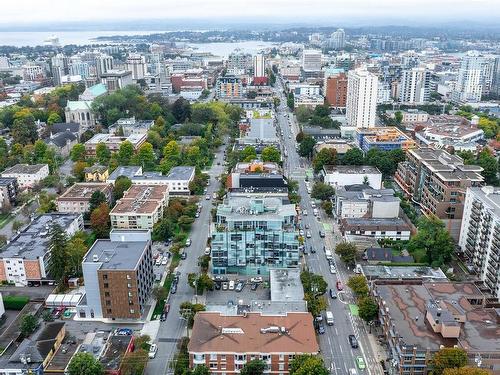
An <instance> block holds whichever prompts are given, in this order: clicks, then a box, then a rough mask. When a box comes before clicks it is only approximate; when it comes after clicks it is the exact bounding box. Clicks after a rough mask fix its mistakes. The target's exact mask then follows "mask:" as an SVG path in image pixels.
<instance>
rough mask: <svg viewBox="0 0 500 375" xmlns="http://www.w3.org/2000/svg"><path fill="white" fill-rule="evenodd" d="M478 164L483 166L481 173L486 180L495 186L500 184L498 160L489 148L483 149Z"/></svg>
mask: <svg viewBox="0 0 500 375" xmlns="http://www.w3.org/2000/svg"><path fill="white" fill-rule="evenodd" d="M477 164H478V165H479V166H480V167H482V168H483V171H482V172H481V174H482V175H483V177H484V181H485V182H486V183H487V184H489V185H493V186H497V185H498V175H497V173H498V161H497V159H496V158H495V157H494V156H493V155H492V154H491V152H490V151H489V150H488V149H484V150H483V151H481V152H480V153H479V155H478V158H477Z"/></svg>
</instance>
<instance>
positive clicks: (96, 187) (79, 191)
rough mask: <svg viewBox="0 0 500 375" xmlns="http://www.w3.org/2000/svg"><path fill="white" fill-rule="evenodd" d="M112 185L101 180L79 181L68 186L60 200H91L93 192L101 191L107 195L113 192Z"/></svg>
mask: <svg viewBox="0 0 500 375" xmlns="http://www.w3.org/2000/svg"><path fill="white" fill-rule="evenodd" d="M111 190H112V185H111V184H107V183H99V182H78V183H76V184H74V185H72V186H70V187H69V188H68V190H66V191H65V192H64V193H63V194H62V195H61V196H60V197H58V198H57V200H58V201H62V200H76V199H80V200H90V197H92V194H94V192H96V191H101V192H103V193H104V194H105V195H107V194H109V193H111Z"/></svg>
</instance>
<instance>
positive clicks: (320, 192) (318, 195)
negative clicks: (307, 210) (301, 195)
mask: <svg viewBox="0 0 500 375" xmlns="http://www.w3.org/2000/svg"><path fill="white" fill-rule="evenodd" d="M334 194H335V189H334V188H333V187H331V186H330V185H328V184H325V183H323V182H316V183H315V184H314V186H313V188H312V192H311V197H313V198H315V199H320V200H322V201H326V200H329V199H330V198H331V197H333V195H334Z"/></svg>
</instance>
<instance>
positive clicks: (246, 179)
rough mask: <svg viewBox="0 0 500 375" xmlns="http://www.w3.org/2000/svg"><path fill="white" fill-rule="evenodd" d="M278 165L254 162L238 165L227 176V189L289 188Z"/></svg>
mask: <svg viewBox="0 0 500 375" xmlns="http://www.w3.org/2000/svg"><path fill="white" fill-rule="evenodd" d="M287 186H288V185H287V182H286V180H285V179H284V178H283V175H282V174H281V169H280V167H279V165H278V164H276V163H272V162H266V163H264V162H261V161H258V160H254V161H252V162H249V163H238V164H236V166H235V167H234V168H233V171H232V172H231V173H230V174H229V175H228V176H227V180H226V187H227V188H228V189H230V190H232V189H248V190H252V189H253V188H285V189H286V188H287Z"/></svg>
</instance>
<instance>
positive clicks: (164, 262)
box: [161, 257, 168, 266]
mask: <svg viewBox="0 0 500 375" xmlns="http://www.w3.org/2000/svg"><path fill="white" fill-rule="evenodd" d="M167 263H168V258H167V257H163V258H162V260H161V265H162V266H166V265H167Z"/></svg>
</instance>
